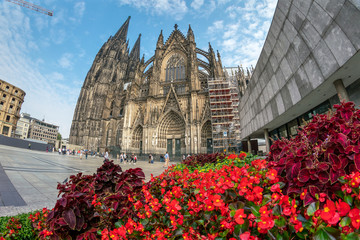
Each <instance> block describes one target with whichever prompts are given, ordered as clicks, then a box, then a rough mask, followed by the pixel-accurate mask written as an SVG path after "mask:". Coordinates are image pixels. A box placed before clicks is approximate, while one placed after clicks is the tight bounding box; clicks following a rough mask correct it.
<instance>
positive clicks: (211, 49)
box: [209, 42, 214, 53]
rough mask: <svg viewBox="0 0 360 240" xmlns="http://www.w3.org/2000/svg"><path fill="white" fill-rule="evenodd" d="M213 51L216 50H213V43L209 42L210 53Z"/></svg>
mask: <svg viewBox="0 0 360 240" xmlns="http://www.w3.org/2000/svg"><path fill="white" fill-rule="evenodd" d="M213 52H214V50H213V48H212V46H211V44H210V42H209V53H213Z"/></svg>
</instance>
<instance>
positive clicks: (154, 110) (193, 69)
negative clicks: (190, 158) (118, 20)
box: [70, 17, 224, 155]
mask: <svg viewBox="0 0 360 240" xmlns="http://www.w3.org/2000/svg"><path fill="white" fill-rule="evenodd" d="M129 21H130V17H129V18H128V19H127V20H126V21H125V23H124V24H123V25H122V26H121V28H120V29H119V30H118V32H117V33H116V34H115V36H111V37H110V38H109V39H108V41H107V42H106V43H104V45H103V46H102V47H101V49H100V51H99V52H98V54H97V55H96V57H95V60H94V62H93V65H92V66H91V68H90V70H89V72H88V74H87V76H86V78H85V81H84V84H83V86H82V88H81V92H80V96H79V99H78V101H77V105H76V108H75V113H74V117H73V121H72V126H71V132H70V143H71V144H76V145H82V146H83V147H84V148H86V149H89V150H93V151H104V149H105V148H109V149H111V151H113V152H117V153H118V152H125V153H127V154H131V153H136V154H149V153H152V154H164V153H165V152H169V154H170V155H182V154H187V153H206V152H212V151H213V149H212V144H213V143H212V123H211V113H210V107H209V91H208V83H207V81H208V79H209V78H222V77H224V71H223V68H222V63H221V59H220V55H219V53H217V54H215V52H214V50H213V49H212V47H211V45H210V43H209V49H208V50H207V51H205V50H202V49H199V48H197V47H196V42H195V37H194V33H193V31H192V29H191V27H190V25H189V29H188V32H187V34H186V36H185V35H184V34H183V33H182V32H180V31H179V29H178V28H177V25H175V27H174V30H173V31H172V33H171V34H170V36H169V37H168V39H167V40H166V41H165V42H164V36H163V34H162V31H161V32H160V35H159V37H158V40H157V43H156V46H154V47H156V48H155V54H154V55H153V56H152V57H150V58H149V59H148V60H146V61H145V59H144V56H143V57H142V58H140V38H141V34H140V35H139V37H138V39H137V40H136V42H135V45H134V46H133V47H132V49H131V51H130V49H129V46H128V45H129V42H128V41H127V32H128V27H129Z"/></svg>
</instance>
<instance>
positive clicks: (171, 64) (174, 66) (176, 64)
mask: <svg viewBox="0 0 360 240" xmlns="http://www.w3.org/2000/svg"><path fill="white" fill-rule="evenodd" d="M165 71H166V77H165V81H166V82H172V81H174V80H182V79H185V61H184V58H183V57H181V56H180V54H174V55H172V56H171V57H170V59H169V60H168V62H167V66H166V69H165Z"/></svg>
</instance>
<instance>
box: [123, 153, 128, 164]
mask: <svg viewBox="0 0 360 240" xmlns="http://www.w3.org/2000/svg"><path fill="white" fill-rule="evenodd" d="M127 162H128V158H127V156H126V153H124V164H126V163H127Z"/></svg>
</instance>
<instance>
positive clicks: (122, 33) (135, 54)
mask: <svg viewBox="0 0 360 240" xmlns="http://www.w3.org/2000/svg"><path fill="white" fill-rule="evenodd" d="M130 18H131V17H130V16H129V17H128V18H127V19H126V21H125V22H124V24H123V25H122V26H121V27H120V29H119V30H118V31H117V33H116V34H115V36H114V37H113V39H116V40H119V41H121V42H126V45H128V44H129V41H128V40H126V38H127V33H128V29H129V23H130ZM140 39H141V34H139V37H138V39H137V40H136V42H135V44H134V47H133V48H132V50H131V52H130V58H131V59H133V60H140Z"/></svg>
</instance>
